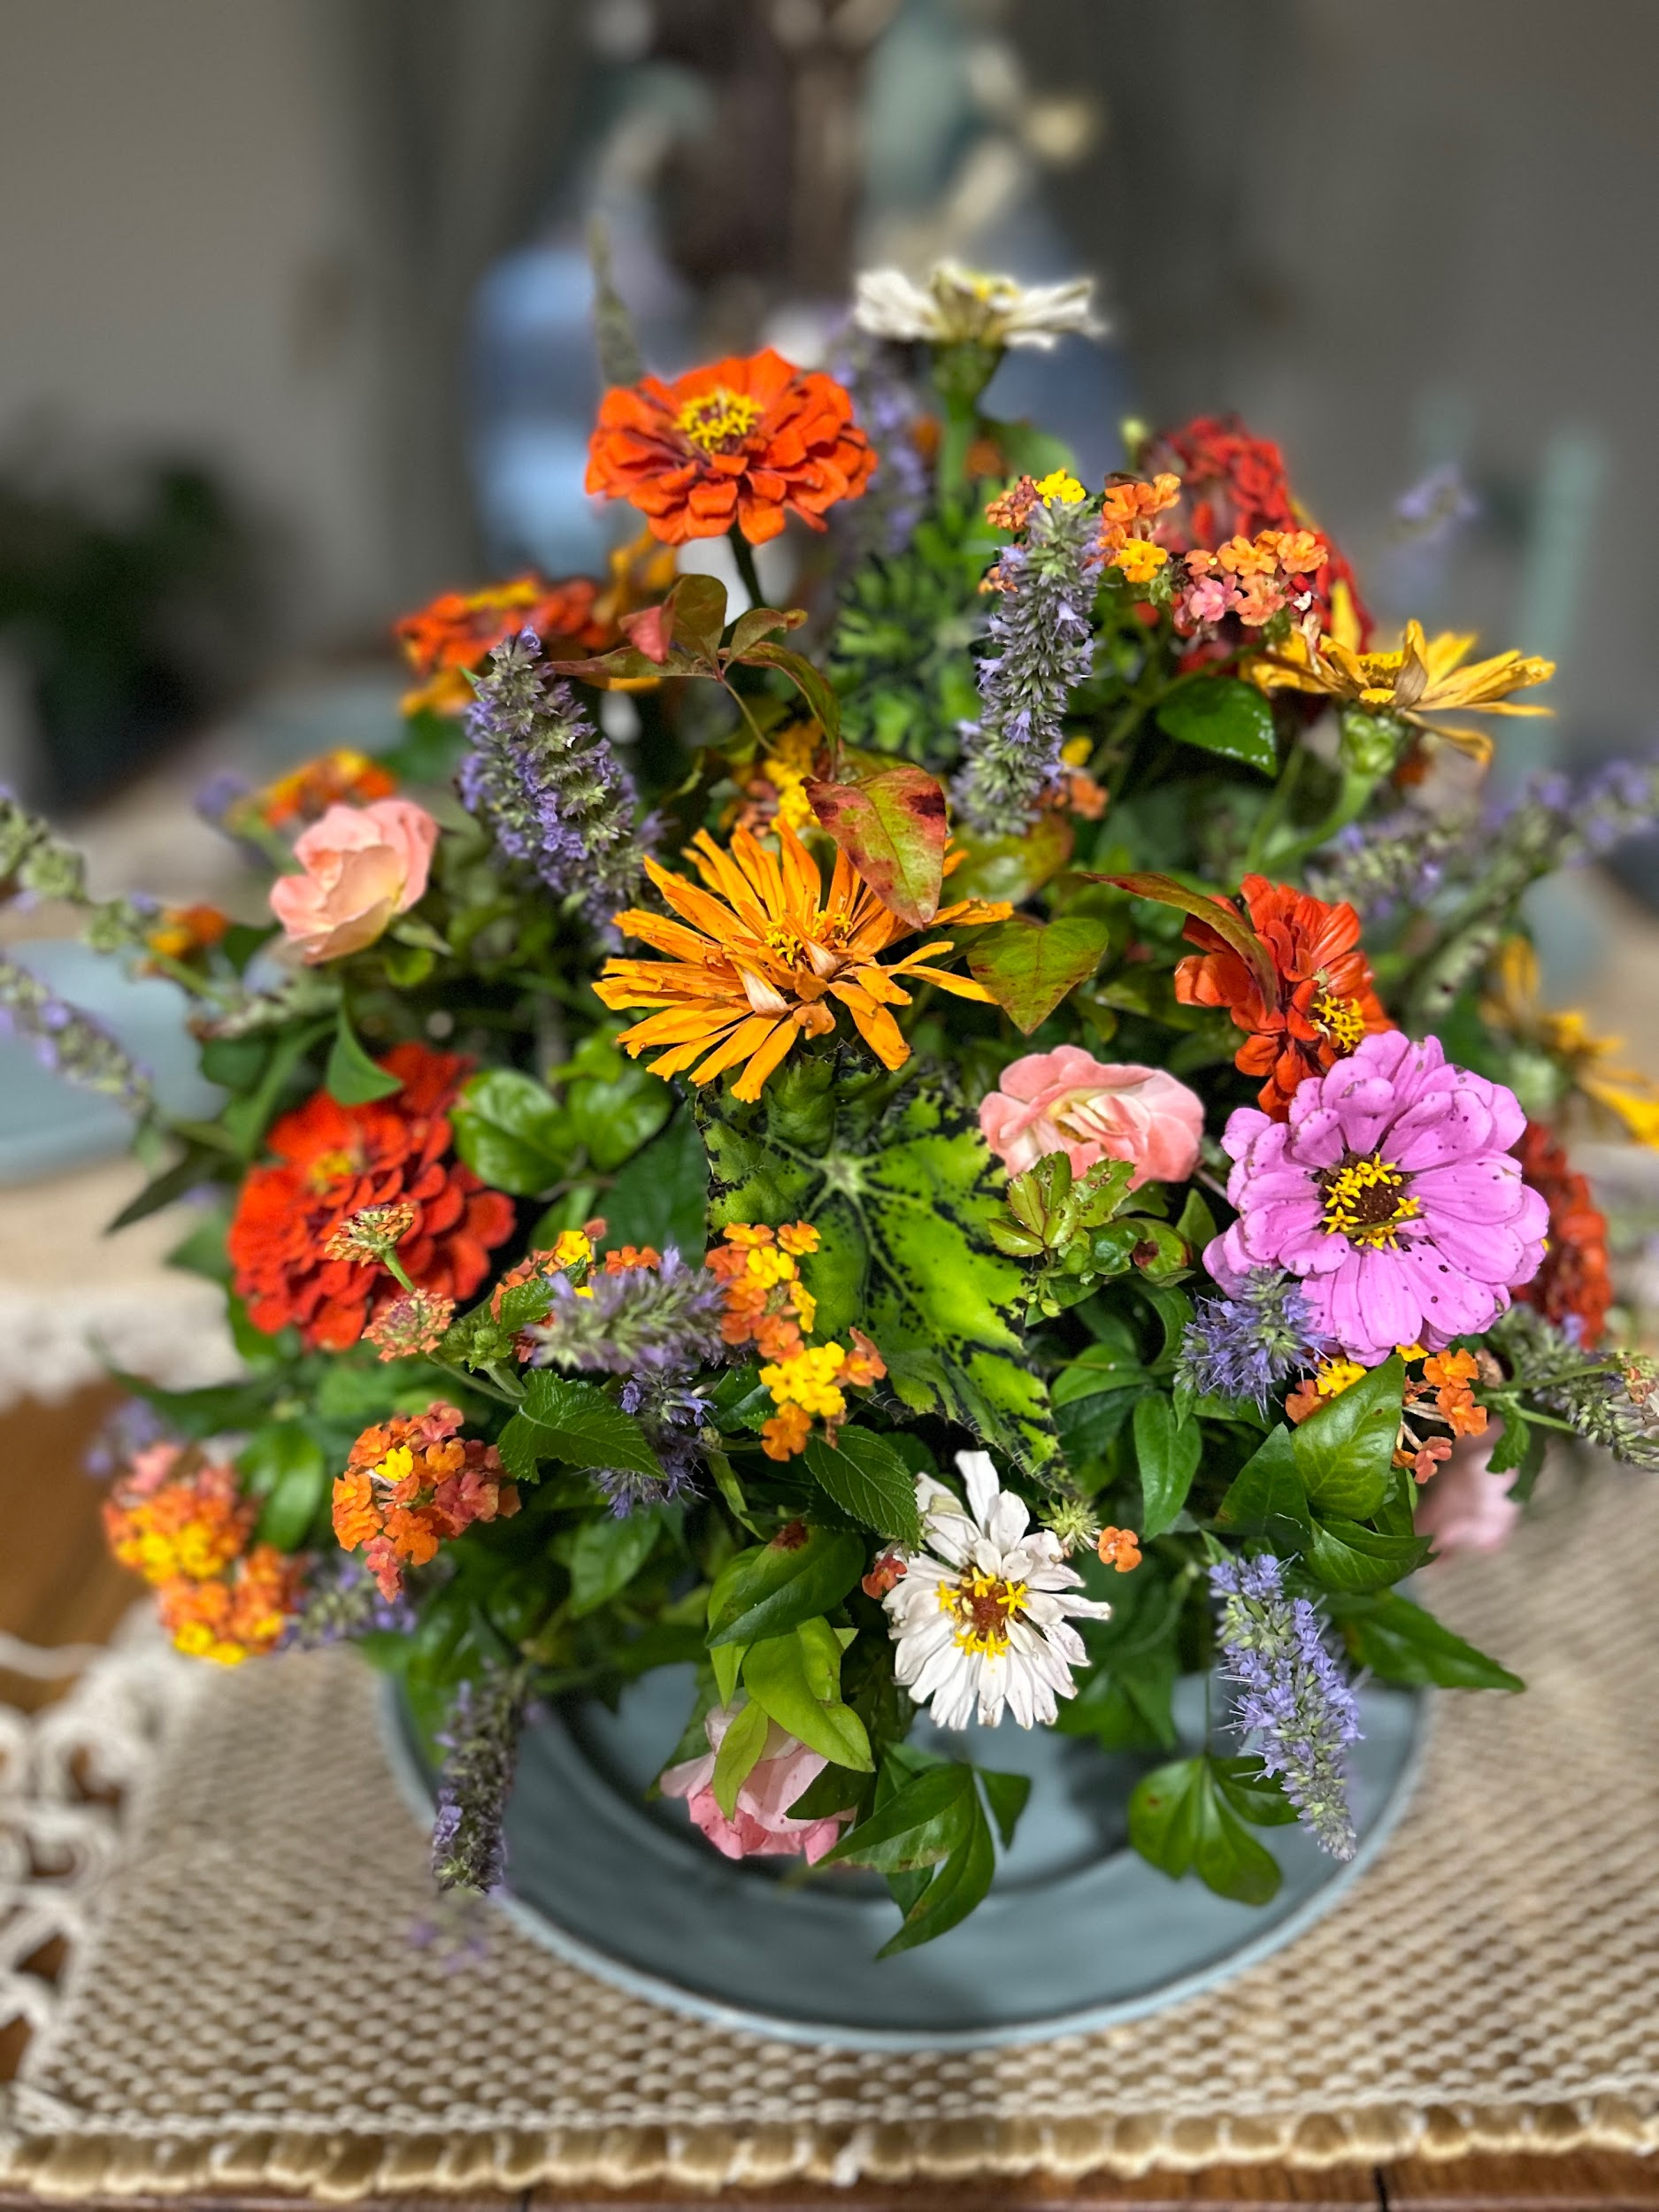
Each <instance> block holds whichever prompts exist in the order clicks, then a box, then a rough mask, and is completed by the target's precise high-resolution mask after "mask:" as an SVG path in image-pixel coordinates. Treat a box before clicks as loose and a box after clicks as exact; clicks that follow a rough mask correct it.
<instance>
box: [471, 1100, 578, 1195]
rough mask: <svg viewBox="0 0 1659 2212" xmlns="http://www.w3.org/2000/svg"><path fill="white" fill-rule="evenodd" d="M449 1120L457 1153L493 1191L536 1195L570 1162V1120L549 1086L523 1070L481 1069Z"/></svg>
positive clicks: (556, 1178) (571, 1142)
mask: <svg viewBox="0 0 1659 2212" xmlns="http://www.w3.org/2000/svg"><path fill="white" fill-rule="evenodd" d="M449 1123H450V1126H451V1128H452V1129H453V1131H454V1133H455V1148H456V1150H457V1153H459V1155H460V1156H461V1158H462V1159H463V1160H464V1161H465V1163H466V1164H467V1166H468V1167H470V1168H471V1169H472V1172H473V1173H474V1174H475V1175H476V1176H478V1177H479V1179H480V1181H482V1182H486V1183H488V1185H489V1186H490V1187H491V1189H492V1190H504V1191H509V1192H511V1194H512V1195H513V1196H514V1197H515V1198H534V1196H535V1194H536V1193H537V1192H538V1191H543V1190H546V1189H547V1188H548V1187H549V1185H550V1184H553V1183H557V1181H558V1180H559V1179H560V1177H561V1176H562V1175H563V1174H564V1173H565V1169H566V1167H567V1165H568V1164H569V1162H570V1158H571V1153H572V1144H573V1138H572V1131H571V1126H570V1122H569V1118H568V1117H567V1116H566V1114H565V1110H564V1108H563V1107H562V1106H561V1105H560V1104H559V1102H558V1101H557V1099H556V1098H555V1097H554V1095H553V1094H552V1092H551V1091H549V1089H548V1087H547V1086H546V1084H545V1083H538V1082H537V1081H536V1079H535V1078H534V1076H533V1075H526V1074H525V1072H524V1071H523V1070H522V1069H519V1068H485V1069H482V1070H481V1071H480V1072H479V1073H478V1074H477V1075H475V1076H473V1077H472V1079H470V1081H468V1082H467V1083H466V1084H465V1087H463V1089H462V1092H461V1095H460V1097H459V1098H457V1101H456V1102H455V1104H454V1106H453V1108H452V1109H451V1110H450V1115H449Z"/></svg>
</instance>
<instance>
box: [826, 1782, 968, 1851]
mask: <svg viewBox="0 0 1659 2212" xmlns="http://www.w3.org/2000/svg"><path fill="white" fill-rule="evenodd" d="M974 1809H975V1808H974V1793H973V1769H972V1767H969V1766H961V1765H958V1764H957V1763H956V1762H955V1761H947V1762H946V1763H944V1764H942V1765H941V1766H930V1767H927V1768H925V1769H924V1770H923V1771H922V1772H921V1773H920V1774H918V1775H917V1776H916V1777H915V1778H913V1779H912V1780H910V1781H908V1782H906V1783H905V1784H904V1785H903V1786H902V1788H900V1789H898V1790H897V1791H895V1793H894V1794H893V1795H892V1796H891V1797H889V1798H887V1800H886V1801H885V1802H884V1803H882V1804H879V1805H878V1806H877V1807H876V1809H875V1810H874V1811H873V1812H872V1813H870V1814H868V1815H867V1816H865V1817H864V1819H863V1820H861V1821H860V1822H859V1823H858V1824H857V1826H856V1828H850V1829H849V1830H848V1832H847V1833H846V1834H845V1835H844V1836H843V1837H842V1838H841V1841H840V1842H839V1843H838V1844H837V1845H836V1846H835V1847H834V1848H833V1850H831V1851H826V1853H825V1855H824V1857H823V1859H822V1860H821V1861H820V1862H819V1863H820V1864H821V1865H825V1866H867V1867H872V1868H873V1869H874V1870H875V1871H876V1872H877V1873H879V1874H905V1873H911V1872H914V1871H915V1870H917V1869H918V1868H921V1867H929V1866H937V1865H938V1863H939V1862H940V1861H941V1859H942V1858H944V1857H946V1856H947V1855H948V1854H949V1853H950V1852H952V1851H955V1850H956V1849H958V1848H959V1847H960V1846H961V1845H962V1844H963V1843H964V1841H965V1840H966V1838H967V1834H968V1831H969V1828H970V1826H971V1824H972V1816H973V1811H974Z"/></svg>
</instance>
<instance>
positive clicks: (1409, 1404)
mask: <svg viewBox="0 0 1659 2212" xmlns="http://www.w3.org/2000/svg"><path fill="white" fill-rule="evenodd" d="M1479 1379H1480V1363H1479V1361H1478V1360H1477V1359H1476V1357H1475V1356H1474V1354H1473V1353H1472V1352H1465V1351H1463V1350H1454V1351H1449V1352H1436V1353H1433V1354H1432V1355H1431V1356H1430V1357H1429V1358H1427V1359H1425V1361H1424V1363H1423V1379H1422V1380H1421V1381H1420V1382H1408V1383H1407V1385H1406V1390H1405V1407H1404V1412H1403V1416H1402V1420H1401V1424H1400V1443H1399V1448H1398V1449H1397V1450H1396V1451H1395V1453H1394V1465H1395V1466H1396V1467H1409V1469H1410V1470H1411V1472H1412V1474H1413V1475H1414V1476H1415V1477H1416V1479H1417V1481H1418V1482H1426V1481H1427V1480H1428V1479H1429V1477H1430V1476H1431V1475H1432V1473H1433V1472H1434V1471H1435V1470H1436V1468H1437V1467H1439V1466H1440V1463H1441V1462H1442V1461H1443V1460H1448V1459H1449V1458H1450V1457H1451V1455H1452V1439H1453V1438H1455V1437H1459V1436H1484V1435H1485V1433H1486V1408H1485V1406H1483V1405H1477V1404H1476V1402H1475V1394H1474V1391H1473V1389H1472V1387H1471V1386H1472V1385H1473V1384H1474V1383H1476V1382H1477V1381H1479ZM1425 1421H1432V1422H1435V1423H1439V1424H1443V1425H1445V1427H1446V1428H1448V1430H1449V1431H1450V1432H1451V1433H1450V1435H1449V1436H1431V1437H1427V1438H1424V1437H1421V1436H1419V1435H1418V1433H1417V1430H1418V1428H1419V1427H1420V1425H1421V1424H1422V1423H1423V1422H1425Z"/></svg>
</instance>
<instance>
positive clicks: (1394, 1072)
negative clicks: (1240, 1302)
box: [1204, 1030, 1549, 1367]
mask: <svg viewBox="0 0 1659 2212" xmlns="http://www.w3.org/2000/svg"><path fill="white" fill-rule="evenodd" d="M1525 1125H1526V1118H1525V1115H1524V1114H1523V1113H1522V1111H1521V1109H1520V1106H1519V1104H1518V1102H1517V1099H1516V1096H1515V1094H1514V1092H1513V1091H1510V1090H1506V1089H1505V1087H1504V1086H1503V1085H1502V1083H1492V1082H1488V1081H1487V1079H1486V1077H1485V1076H1483V1075H1472V1074H1471V1073H1470V1071H1468V1069H1466V1068H1459V1067H1454V1066H1452V1065H1451V1064H1450V1063H1449V1062H1448V1060H1447V1057H1446V1055H1445V1053H1444V1052H1443V1051H1442V1050H1441V1048H1440V1043H1439V1041H1438V1040H1437V1039H1435V1038H1433V1037H1430V1038H1427V1039H1425V1041H1424V1042H1423V1043H1421V1044H1413V1043H1412V1041H1411V1040H1410V1039H1409V1037H1406V1036H1403V1035H1402V1034H1401V1033H1399V1032H1398V1031H1397V1030H1391V1031H1388V1032H1386V1033H1384V1034H1382V1035H1379V1036H1371V1037H1366V1038H1363V1040H1362V1041H1361V1042H1360V1044H1359V1046H1358V1047H1357V1048H1356V1050H1355V1052H1354V1053H1353V1054H1352V1055H1351V1056H1350V1057H1349V1058H1348V1059H1346V1060H1341V1061H1339V1062H1338V1063H1337V1064H1336V1066H1335V1067H1333V1068H1332V1069H1331V1070H1330V1071H1329V1072H1328V1073H1326V1074H1325V1075H1317V1076H1309V1077H1308V1078H1307V1079H1306V1080H1305V1081H1303V1082H1302V1083H1301V1084H1300V1085H1299V1086H1298V1087H1297V1088H1296V1091H1295V1093H1294V1096H1293V1097H1292V1099H1291V1102H1290V1118H1289V1119H1288V1120H1287V1121H1270V1120H1269V1119H1268V1118H1267V1116H1266V1115H1265V1114H1263V1113H1258V1112H1257V1111H1256V1108H1255V1107H1253V1106H1241V1107H1240V1108H1239V1109H1238V1110H1237V1111H1236V1112H1235V1113H1234V1114H1233V1116H1232V1118H1231V1119H1230V1120H1229V1121H1228V1123H1227V1129H1226V1134H1225V1137H1224V1138H1223V1139H1222V1142H1223V1144H1224V1146H1225V1148H1226V1150H1227V1151H1228V1153H1229V1154H1231V1156H1232V1157H1233V1159H1234V1160H1235V1161H1236V1162H1237V1165H1236V1166H1235V1167H1234V1169H1233V1174H1232V1177H1231V1179H1229V1181H1228V1184H1227V1196H1228V1198H1229V1199H1230V1200H1231V1201H1232V1202H1233V1205H1234V1206H1236V1207H1237V1209H1238V1212H1239V1218H1238V1219H1237V1221H1235V1222H1234V1223H1233V1226H1232V1228H1230V1229H1229V1230H1228V1231H1227V1232H1226V1233H1225V1235H1224V1236H1219V1237H1217V1239H1216V1240H1215V1241H1214V1243H1213V1244H1211V1245H1210V1248H1209V1249H1208V1251H1207V1252H1206V1253H1205V1255H1204V1263H1205V1265H1206V1266H1207V1267H1208V1268H1209V1270H1210V1273H1211V1274H1212V1275H1213V1276H1214V1277H1215V1278H1216V1279H1217V1282H1219V1283H1220V1284H1222V1285H1223V1286H1224V1287H1225V1288H1226V1289H1229V1290H1233V1289H1235V1288H1237V1286H1239V1284H1240V1282H1241V1281H1242V1279H1244V1277H1245V1276H1247V1275H1248V1273H1249V1271H1250V1270H1251V1269H1252V1268H1256V1267H1284V1268H1288V1269H1289V1271H1291V1273H1292V1274H1293V1275H1296V1276H1300V1277H1301V1278H1302V1288H1303V1294H1304V1295H1305V1297H1306V1298H1307V1300H1308V1302H1309V1303H1310V1306H1311V1307H1312V1308H1313V1313H1314V1320H1315V1324H1316V1326H1317V1328H1318V1330H1319V1331H1320V1332H1321V1333H1324V1334H1325V1335H1328V1336H1330V1337H1332V1338H1333V1339H1334V1340H1336V1341H1337V1342H1338V1343H1339V1344H1340V1347H1341V1348H1342V1350H1343V1351H1344V1352H1345V1353H1346V1354H1347V1355H1348V1357H1349V1358H1351V1359H1356V1360H1359V1361H1361V1362H1363V1364H1364V1365H1366V1366H1368V1367H1374V1366H1376V1365H1377V1364H1378V1363H1379V1362H1380V1361H1382V1360H1385V1359H1386V1358H1387V1357H1388V1355H1389V1354H1390V1352H1392V1351H1393V1350H1394V1348H1395V1346H1396V1345H1402V1344H1414V1343H1420V1344H1423V1345H1425V1346H1426V1347H1427V1348H1429V1349H1430V1350H1431V1351H1439V1350H1440V1349H1442V1348H1444V1347H1445V1346H1446V1345H1448V1344H1449V1343H1450V1342H1451V1341H1452V1340H1453V1338H1455V1337H1459V1336H1471V1335H1477V1334H1479V1332H1480V1331H1481V1330H1483V1329H1486V1328H1487V1327H1489V1326H1490V1325H1491V1323H1492V1321H1493V1319H1494V1317H1495V1316H1496V1315H1498V1314H1500V1313H1502V1311H1503V1310H1504V1308H1505V1307H1506V1306H1507V1305H1508V1304H1509V1292H1510V1290H1511V1289H1513V1288H1517V1287H1518V1286H1520V1285H1521V1284H1522V1283H1525V1282H1530V1281H1531V1279H1532V1277H1533V1276H1534V1275H1535V1274H1536V1273H1537V1272H1538V1270H1539V1267H1540V1264H1541V1263H1542V1260H1543V1256H1544V1235H1545V1232H1546V1231H1547V1229H1548V1226H1549V1209H1548V1206H1547V1205H1546V1204H1545V1202H1544V1200H1543V1199H1542V1198H1541V1197H1540V1195H1539V1194H1538V1193H1537V1192H1536V1191H1535V1190H1532V1188H1531V1187H1529V1186H1528V1185H1527V1184H1526V1183H1525V1181H1523V1179H1522V1176H1521V1166H1520V1163H1519V1161H1518V1160H1517V1159H1516V1158H1515V1157H1514V1156H1512V1154H1511V1153H1510V1151H1509V1147H1510V1146H1511V1145H1512V1144H1514V1143H1515V1142H1516V1141H1517V1138H1518V1137H1519V1136H1520V1134H1521V1132H1522V1130H1523V1129H1524V1128H1525Z"/></svg>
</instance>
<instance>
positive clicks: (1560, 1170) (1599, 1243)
mask: <svg viewBox="0 0 1659 2212" xmlns="http://www.w3.org/2000/svg"><path fill="white" fill-rule="evenodd" d="M1515 1152H1516V1157H1517V1159H1518V1160H1519V1161H1520V1163H1521V1172H1522V1174H1523V1175H1524V1176H1525V1178H1526V1180H1527V1181H1528V1182H1529V1183H1530V1184H1531V1185H1532V1188H1533V1189H1534V1190H1535V1191H1538V1192H1539V1193H1540V1194H1541V1195H1542V1196H1543V1198H1544V1200H1545V1202H1547V1204H1548V1207H1549V1235H1548V1239H1547V1240H1546V1242H1545V1245H1544V1264H1543V1265H1542V1267H1540V1269H1539V1271H1538V1272H1537V1274H1536V1275H1534V1276H1533V1277H1532V1280H1531V1281H1530V1282H1528V1283H1523V1284H1522V1285H1521V1286H1519V1288H1518V1289H1517V1291H1516V1293H1515V1295H1516V1296H1517V1298H1518V1299H1519V1300H1520V1302H1521V1303H1522V1304H1523V1305H1526V1306H1536V1307H1537V1308H1538V1310H1539V1311H1540V1313H1541V1314H1543V1315H1544V1316H1545V1317H1546V1318H1547V1319H1548V1320H1550V1321H1553V1322H1554V1323H1555V1325H1556V1327H1557V1328H1559V1327H1561V1326H1562V1325H1563V1323H1565V1322H1567V1321H1569V1320H1577V1321H1578V1323H1579V1325H1580V1330H1581V1333H1580V1335H1579V1339H1578V1340H1579V1342H1580V1343H1581V1344H1582V1345H1584V1347H1585V1348H1586V1350H1592V1351H1593V1350H1594V1348H1595V1347H1596V1346H1597V1345H1598V1344H1600V1342H1601V1337H1602V1333H1603V1331H1604V1330H1605V1329H1606V1327H1607V1310H1608V1308H1609V1306H1610V1305H1611V1304H1612V1302H1613V1279H1612V1276H1611V1275H1610V1274H1609V1271H1608V1263H1607V1216H1606V1215H1605V1214H1604V1213H1603V1212H1602V1211H1601V1208H1600V1207H1599V1206H1598V1205H1597V1204H1596V1203H1595V1201H1594V1199H1593V1198H1592V1196H1591V1194H1590V1186H1589V1184H1588V1183H1587V1182H1586V1179H1585V1178H1584V1177H1583V1176H1582V1175H1579V1174H1578V1173H1576V1172H1575V1171H1574V1170H1573V1168H1572V1167H1571V1164H1569V1162H1568V1158H1567V1154H1566V1149H1565V1148H1564V1147H1563V1144H1562V1141H1561V1140H1560V1138H1559V1137H1557V1136H1556V1134H1555V1131H1554V1130H1553V1129H1550V1128H1548V1127H1547V1126H1546V1125H1544V1124H1543V1123H1542V1122H1537V1121H1529V1122H1528V1123H1527V1125H1526V1128H1525V1133H1524V1134H1523V1135H1522V1138H1521V1141H1520V1142H1519V1143H1518V1144H1517V1146H1516V1148H1515Z"/></svg>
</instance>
